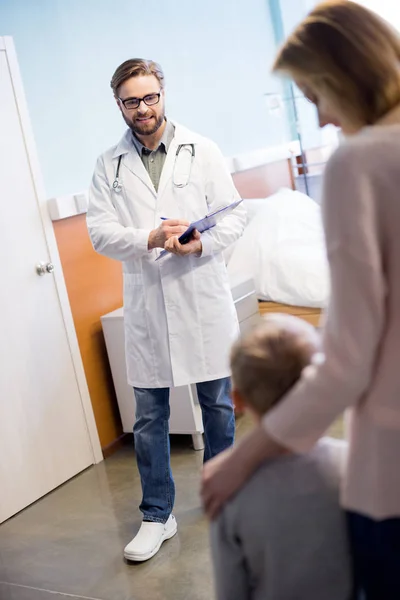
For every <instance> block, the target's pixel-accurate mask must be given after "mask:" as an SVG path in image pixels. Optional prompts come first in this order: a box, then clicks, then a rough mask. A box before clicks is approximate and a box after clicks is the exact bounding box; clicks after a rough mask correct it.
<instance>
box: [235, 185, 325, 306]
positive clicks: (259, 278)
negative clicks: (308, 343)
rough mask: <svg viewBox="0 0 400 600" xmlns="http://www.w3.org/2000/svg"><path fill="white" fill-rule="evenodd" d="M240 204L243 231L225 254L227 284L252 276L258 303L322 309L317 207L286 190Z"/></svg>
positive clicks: (321, 239)
mask: <svg viewBox="0 0 400 600" xmlns="http://www.w3.org/2000/svg"><path fill="white" fill-rule="evenodd" d="M244 204H245V206H246V209H247V214H248V219H247V222H248V224H247V227H246V229H245V231H244V234H243V236H242V237H241V238H240V239H239V240H238V241H237V242H236V243H235V244H233V245H232V246H231V247H230V248H229V249H228V250H227V251H226V252H225V260H226V262H227V266H228V273H229V277H230V280H231V284H232V285H234V284H235V282H237V281H240V280H242V279H244V278H245V277H252V278H253V279H254V281H255V284H256V292H257V297H258V298H259V299H260V300H268V301H273V302H280V303H283V304H290V305H293V306H307V307H315V308H323V307H325V306H326V304H327V301H328V296H329V272H328V264H327V259H326V252H325V240H324V234H323V228H322V220H321V209H320V207H319V205H318V204H317V203H316V202H315V201H314V200H312V199H311V198H309V197H308V196H306V195H305V194H302V193H300V192H297V191H293V190H290V189H282V190H280V191H279V192H277V193H276V194H274V195H272V196H270V197H268V198H263V199H257V200H245V201H244Z"/></svg>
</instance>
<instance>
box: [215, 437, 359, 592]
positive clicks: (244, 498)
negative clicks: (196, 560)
mask: <svg viewBox="0 0 400 600" xmlns="http://www.w3.org/2000/svg"><path fill="white" fill-rule="evenodd" d="M345 451H346V447H345V444H344V442H339V441H337V440H332V439H329V438H324V439H323V440H321V441H320V442H319V443H318V444H317V446H316V447H315V448H314V449H313V450H312V452H310V453H309V454H307V455H304V456H298V455H288V456H285V457H281V458H279V459H277V460H275V461H273V462H269V463H266V464H265V465H264V466H262V467H261V468H260V469H259V470H258V471H257V472H256V473H255V475H254V476H253V477H252V479H251V480H250V481H249V482H248V483H247V485H246V486H245V487H244V488H243V489H242V490H241V491H240V492H239V493H238V494H237V496H235V498H234V499H233V500H232V501H231V502H230V503H229V504H228V505H227V506H226V507H225V509H224V510H223V511H222V513H221V514H220V516H219V517H218V519H217V520H216V521H215V522H214V523H213V524H212V526H211V547H212V553H213V559H214V570H215V580H216V589H217V598H218V600H347V599H348V598H349V597H350V590H351V577H350V559H349V550H348V545H347V535H346V525H345V516H344V513H343V512H342V510H341V509H340V507H339V482H340V472H341V469H342V466H343V462H344V458H345Z"/></svg>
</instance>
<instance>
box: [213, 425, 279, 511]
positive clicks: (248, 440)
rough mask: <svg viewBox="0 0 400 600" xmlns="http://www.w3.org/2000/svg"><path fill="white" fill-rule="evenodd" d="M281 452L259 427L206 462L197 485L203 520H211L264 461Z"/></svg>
mask: <svg viewBox="0 0 400 600" xmlns="http://www.w3.org/2000/svg"><path fill="white" fill-rule="evenodd" d="M283 452H285V449H284V448H282V447H281V446H279V445H278V444H277V443H276V442H275V441H274V440H273V439H272V438H271V437H270V436H269V435H268V433H267V432H266V431H265V430H264V428H263V427H262V426H261V425H260V426H258V427H257V428H256V429H254V430H253V431H252V432H251V433H250V434H248V435H246V436H245V437H244V438H242V439H241V440H240V442H238V443H237V444H236V445H235V446H234V447H233V448H229V449H228V450H225V451H224V452H221V454H218V455H217V456H216V457H215V458H213V459H211V460H208V461H207V462H206V463H205V465H204V467H203V474H202V481H201V498H202V501H203V507H204V510H205V512H206V514H207V516H208V517H209V518H210V519H214V518H215V517H216V516H217V515H218V513H219V512H220V510H221V509H222V508H223V506H224V504H225V503H226V502H227V501H228V500H229V499H230V498H232V496H234V495H235V494H236V493H237V492H238V491H239V490H240V488H242V487H243V485H244V484H245V483H246V481H247V480H248V479H249V478H250V477H251V475H252V474H253V473H254V471H256V469H257V468H258V467H259V466H260V465H261V464H262V463H263V462H264V461H265V460H266V459H267V458H274V457H276V456H279V455H280V454H281V453H283Z"/></svg>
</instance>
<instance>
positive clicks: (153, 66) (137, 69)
mask: <svg viewBox="0 0 400 600" xmlns="http://www.w3.org/2000/svg"><path fill="white" fill-rule="evenodd" d="M139 75H154V77H155V78H156V79H157V80H158V83H159V84H160V89H164V73H163V70H162V68H161V66H160V65H159V64H158V63H156V62H154V61H153V60H147V59H145V58H130V59H129V60H126V61H125V62H123V63H122V64H121V65H119V67H118V68H117V69H116V71H115V73H114V75H113V76H112V78H111V82H110V86H111V89H112V91H113V92H114V96H116V97H117V96H118V89H119V87H120V86H121V85H122V84H123V83H125V81H127V80H128V79H130V78H131V77H138V76H139Z"/></svg>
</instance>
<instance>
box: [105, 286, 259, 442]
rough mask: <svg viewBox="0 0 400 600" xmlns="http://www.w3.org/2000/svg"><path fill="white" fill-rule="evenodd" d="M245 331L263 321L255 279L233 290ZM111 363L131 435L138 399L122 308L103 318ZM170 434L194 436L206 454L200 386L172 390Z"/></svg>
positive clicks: (124, 423)
mask: <svg viewBox="0 0 400 600" xmlns="http://www.w3.org/2000/svg"><path fill="white" fill-rule="evenodd" d="M232 295H233V299H234V302H235V306H236V310H237V314H238V319H239V323H240V329H241V331H242V332H243V331H247V330H248V329H249V328H250V327H252V326H253V325H254V324H256V323H257V321H258V319H259V318H260V315H259V311H258V302H257V298H256V295H255V290H254V283H253V281H252V280H251V279H249V280H246V281H242V282H240V283H238V284H237V285H234V286H233V287H232ZM101 323H102V327H103V332H104V338H105V342H106V348H107V354H108V359H109V361H110V367H111V373H112V378H113V382H114V387H115V393H116V396H117V401H118V407H119V412H120V415H121V420H122V428H123V431H124V432H125V433H131V432H132V429H133V425H134V422H135V395H134V392H133V389H132V388H131V386H129V385H128V382H127V376H126V364H125V339H124V309H123V308H118V309H117V310H114V311H113V312H111V313H108V314H107V315H104V316H103V317H101ZM170 406H171V416H170V422H169V431H170V433H184V434H190V435H192V438H193V445H194V448H195V450H202V449H203V447H204V444H203V436H202V434H203V431H204V429H203V422H202V417H201V410H200V405H199V402H198V399H197V392H196V385H185V386H182V387H175V388H172V389H171V394H170Z"/></svg>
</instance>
